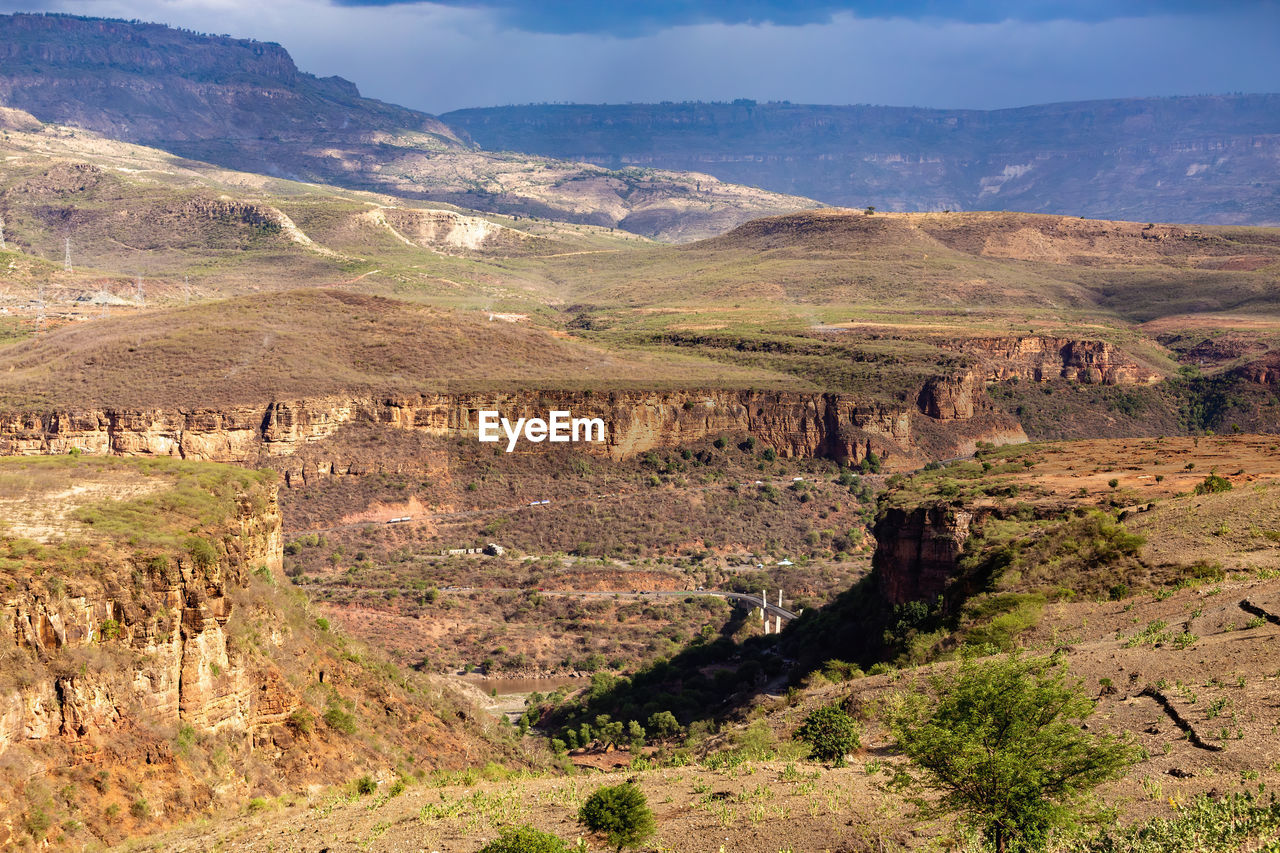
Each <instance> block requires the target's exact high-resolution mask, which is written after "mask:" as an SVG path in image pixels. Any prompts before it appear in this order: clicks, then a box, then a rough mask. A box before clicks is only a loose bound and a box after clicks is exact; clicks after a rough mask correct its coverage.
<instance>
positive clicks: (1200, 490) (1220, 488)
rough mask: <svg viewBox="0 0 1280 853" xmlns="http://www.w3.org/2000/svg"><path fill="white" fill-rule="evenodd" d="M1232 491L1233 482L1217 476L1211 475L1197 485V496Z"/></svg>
mask: <svg viewBox="0 0 1280 853" xmlns="http://www.w3.org/2000/svg"><path fill="white" fill-rule="evenodd" d="M1229 491H1231V481H1230V480H1228V479H1227V478H1226V477H1219V476H1218V475H1217V474H1210V475H1209V476H1208V477H1205V478H1204V479H1203V480H1201V481H1200V482H1199V483H1197V484H1196V494H1197V495H1211V494H1213V493H1215V492H1229Z"/></svg>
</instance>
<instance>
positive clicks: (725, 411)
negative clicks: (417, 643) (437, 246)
mask: <svg viewBox="0 0 1280 853" xmlns="http://www.w3.org/2000/svg"><path fill="white" fill-rule="evenodd" d="M949 387H950V386H949V385H947V383H946V382H942V383H941V384H939V385H938V386H937V387H936V388H935V392H934V393H933V394H932V396H929V397H928V399H929V400H933V402H932V403H927V404H926V405H925V411H926V414H929V412H930V411H933V410H936V411H937V412H938V414H936V415H932V417H934V418H937V419H939V420H942V419H943V418H946V419H948V420H949V421H950V422H949V423H946V424H944V425H943V427H944V428H943V429H942V430H941V431H939V430H938V429H936V428H933V429H932V432H931V433H930V436H931V442H932V444H931V446H930V447H929V448H928V449H927V450H926V449H924V448H922V446H921V445H920V444H919V441H918V438H919V436H920V434H921V429H920V428H921V427H922V426H925V425H924V424H917V423H916V421H917V420H918V419H919V414H918V413H915V412H912V411H911V410H909V409H907V408H905V407H902V408H899V407H891V406H885V405H883V404H876V403H868V402H866V401H865V400H860V399H855V398H852V397H849V396H846V395H841V394H817V393H801V392H786V391H705V392H703V391H671V392H658V391H614V392H589V391H516V392H509V393H502V394H480V393H453V394H449V393H441V394H423V395H415V396H407V397H356V398H325V399H316V400H294V401H278V402H273V403H270V404H268V405H266V406H265V407H252V406H243V407H228V408H225V409H183V410H150V411H127V410H92V411H70V412H65V411H64V412H51V413H47V414H11V415H6V416H0V455H8V456H12V455H35V454H49V453H67V452H69V451H70V450H72V449H73V448H78V449H80V450H82V451H84V452H88V453H95V454H110V455H118V456H179V457H182V458H185V459H197V460H205V461H215V462H232V463H238V464H247V465H260V464H269V465H272V467H275V468H277V469H278V470H281V471H282V472H284V473H285V475H286V477H287V478H288V480H289V481H290V482H293V481H296V480H298V479H303V480H305V479H307V478H308V477H311V476H324V475H325V474H329V473H339V472H340V467H341V463H340V462H337V461H336V460H335V461H334V462H324V461H322V462H320V463H318V464H314V463H313V464H312V466H311V467H309V468H304V467H303V466H302V464H301V463H298V464H294V463H293V462H292V461H291V459H290V457H292V456H294V455H295V454H296V453H297V451H298V450H299V449H300V448H302V447H306V446H312V445H315V444H316V443H319V442H324V441H325V440H326V439H329V438H331V437H332V436H333V435H334V434H335V433H336V432H337V431H338V430H339V429H341V428H342V427H343V426H344V425H346V424H355V423H360V424H371V425H376V426H380V427H384V428H389V429H404V430H419V431H422V432H425V433H427V434H430V435H434V436H440V437H473V436H476V435H478V428H479V422H478V420H479V412H480V411H481V410H482V409H496V410H498V411H500V412H502V414H503V416H505V417H508V418H511V419H512V420H514V419H515V418H518V417H544V418H545V417H546V416H547V413H548V412H549V411H551V410H553V409H563V410H568V411H570V412H572V413H573V415H574V416H575V417H588V418H594V417H599V418H601V419H603V420H604V421H605V424H606V441H605V442H604V443H603V444H599V445H591V444H582V445H579V446H580V447H582V448H584V449H586V450H589V451H592V452H596V453H600V454H602V455H608V456H610V457H612V458H615V459H620V458H626V457H630V456H633V455H635V454H638V453H643V452H644V451H646V450H650V449H653V448H659V447H673V446H678V445H682V444H688V443H692V442H696V441H700V440H703V439H707V438H711V437H715V436H718V435H723V434H733V433H741V434H746V435H750V436H752V437H754V438H755V439H756V440H757V441H760V442H762V443H763V444H765V445H767V446H769V447H772V448H774V449H775V450H776V451H777V452H778V453H779V454H781V455H783V456H788V457H827V458H833V459H838V460H840V461H843V462H852V463H857V462H860V461H861V460H863V459H864V458H866V456H867V454H868V453H875V454H876V455H877V456H880V457H882V458H885V457H887V458H888V460H889V462H890V465H891V467H900V468H901V467H910V466H913V465H915V464H918V463H919V462H920V461H921V460H923V459H925V458H931V457H933V456H935V455H939V454H940V455H941V456H942V457H947V456H953V455H961V454H962V453H964V452H969V451H971V449H972V446H973V443H974V442H975V441H977V440H992V441H996V442H998V443H1007V442H1008V441H1009V440H1014V441H1018V440H1025V436H1024V435H1023V434H1022V432H1021V429H1020V428H1019V427H1018V426H1017V423H1016V422H1015V421H1013V420H1012V418H1010V417H1008V416H1005V415H996V414H991V413H989V412H985V411H984V416H983V417H982V418H977V417H976V416H975V413H976V412H977V411H978V410H979V409H980V408H981V407H978V406H977V404H975V403H974V398H973V393H974V388H975V385H974V380H973V378H972V377H971V376H970V377H968V378H962V379H961V380H960V382H959V385H958V386H957V390H955V391H954V392H950V391H947V390H946V389H947V388H949ZM962 392H963V393H962ZM966 394H967V395H968V396H967V397H966V396H965V395H966ZM922 399H923V398H922ZM965 400H967V401H968V402H965ZM931 428H932V427H931ZM542 448H543V446H542V445H530V444H521V445H519V446H518V448H517V452H538V451H540V450H541V449H542ZM965 448H968V450H965ZM335 465H337V466H338V467H337V468H335Z"/></svg>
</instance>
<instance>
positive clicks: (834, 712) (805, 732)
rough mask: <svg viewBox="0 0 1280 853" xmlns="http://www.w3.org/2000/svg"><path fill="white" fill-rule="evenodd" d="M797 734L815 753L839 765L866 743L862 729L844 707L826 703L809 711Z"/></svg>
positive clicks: (814, 754)
mask: <svg viewBox="0 0 1280 853" xmlns="http://www.w3.org/2000/svg"><path fill="white" fill-rule="evenodd" d="M795 737H796V739H798V740H802V741H804V742H805V743H807V744H809V747H810V749H811V751H812V754H813V757H814V758H816V759H818V760H819V761H829V762H831V763H832V764H834V765H836V766H837V767H841V766H843V765H844V757H845V756H846V755H847V754H849V753H850V752H852V751H853V750H855V749H857V748H858V747H860V746H861V745H862V739H861V730H860V729H859V727H858V724H857V723H856V722H855V721H854V719H853V718H852V717H850V716H849V715H848V713H846V712H845V710H844V709H843V708H840V707H838V706H835V705H826V706H824V707H822V708H818V709H816V710H814V711H811V712H810V713H809V716H807V717H805V719H804V723H803V725H801V726H800V728H798V729H796V732H795Z"/></svg>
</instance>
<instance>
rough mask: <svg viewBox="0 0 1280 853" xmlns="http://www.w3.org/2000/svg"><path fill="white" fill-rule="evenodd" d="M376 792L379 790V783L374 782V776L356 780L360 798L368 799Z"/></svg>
mask: <svg viewBox="0 0 1280 853" xmlns="http://www.w3.org/2000/svg"><path fill="white" fill-rule="evenodd" d="M376 790H378V783H377V782H375V781H373V777H372V776H361V777H360V778H359V779H357V780H356V793H357V794H359V795H360V796H362V797H367V796H369V795H370V794H372V793H373V792H374V791H376Z"/></svg>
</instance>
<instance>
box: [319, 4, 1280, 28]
mask: <svg viewBox="0 0 1280 853" xmlns="http://www.w3.org/2000/svg"><path fill="white" fill-rule="evenodd" d="M334 2H336V3H337V4H339V5H345V6H391V5H402V4H403V3H405V2H409V3H428V2H429V3H431V4H432V5H440V6H451V7H455V8H464V9H484V10H488V11H492V12H494V13H496V14H497V15H498V17H499V19H500V20H501V21H502V22H503V23H504V24H505V25H507V26H510V27H513V28H515V29H520V30H525V31H527V32H539V33H560V34H570V33H608V34H610V35H615V36H622V37H634V36H640V35H647V34H651V33H653V32H656V31H659V30H662V29H666V28H668V27H675V26H684V25H690V24H709V23H719V24H764V23H769V24H777V25H781V26H800V25H804V24H822V23H827V22H829V21H830V20H831V19H832V16H833V15H835V14H837V13H840V12H848V13H851V14H853V15H855V16H857V17H860V18H908V19H925V18H927V19H937V20H947V21H963V22H966V23H992V22H996V21H1006V20H1014V21H1054V20H1066V21H1106V20H1113V19H1116V18H1136V17H1148V16H1153V15H1170V14H1192V15H1194V14H1201V13H1212V12H1219V13H1221V12H1223V11H1226V10H1227V8H1228V7H1234V10H1235V11H1240V10H1241V9H1242V8H1245V7H1249V6H1266V5H1272V3H1271V0H843V2H831V0H810V2H788V0H643V1H642V2H636V0H603V1H602V0H540V2H539V1H538V0H533V2H531V0H334Z"/></svg>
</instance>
